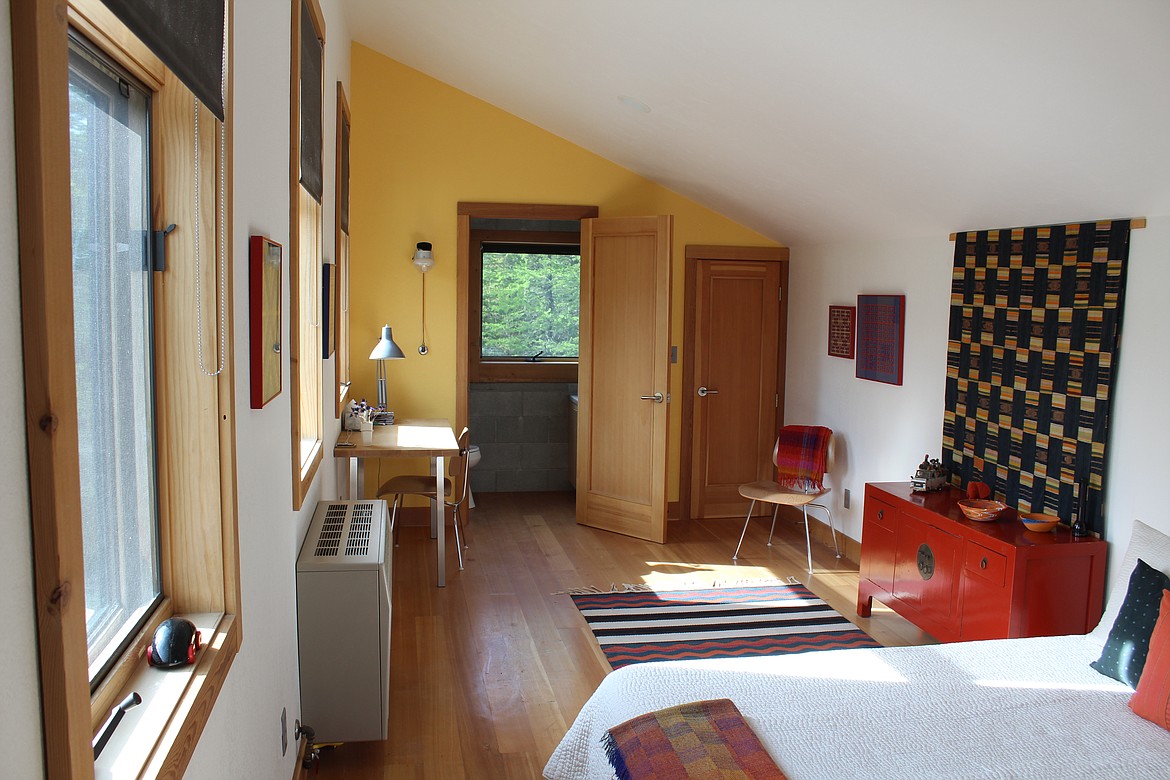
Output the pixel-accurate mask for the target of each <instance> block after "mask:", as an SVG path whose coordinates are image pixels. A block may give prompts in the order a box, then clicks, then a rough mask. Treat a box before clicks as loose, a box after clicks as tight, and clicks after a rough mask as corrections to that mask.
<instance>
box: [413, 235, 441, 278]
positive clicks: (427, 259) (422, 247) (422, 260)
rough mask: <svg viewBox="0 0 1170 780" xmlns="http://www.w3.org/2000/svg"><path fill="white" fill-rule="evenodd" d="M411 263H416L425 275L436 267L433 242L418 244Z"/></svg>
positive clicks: (420, 242)
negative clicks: (432, 247) (432, 248)
mask: <svg viewBox="0 0 1170 780" xmlns="http://www.w3.org/2000/svg"><path fill="white" fill-rule="evenodd" d="M411 262H412V263H414V264H415V265H416V266H417V267H418V270H420V271H422V272H423V273H424V274H425V273H426V272H427V271H429V270H431V268H432V267H434V265H435V255H434V252H432V251H431V242H429V241H419V242H418V243H417V244H415V250H414V259H413V260H411Z"/></svg>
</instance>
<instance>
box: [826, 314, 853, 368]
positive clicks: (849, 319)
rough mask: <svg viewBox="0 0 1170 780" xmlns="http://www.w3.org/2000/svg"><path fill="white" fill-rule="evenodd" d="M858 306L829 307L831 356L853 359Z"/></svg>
mask: <svg viewBox="0 0 1170 780" xmlns="http://www.w3.org/2000/svg"><path fill="white" fill-rule="evenodd" d="M856 314H857V307H856V306H830V307H829V356H830V357H839V358H849V359H850V360H852V359H853V355H854V348H855V346H856V343H857V342H856V340H855V339H854V328H853V320H854V317H855V316H856Z"/></svg>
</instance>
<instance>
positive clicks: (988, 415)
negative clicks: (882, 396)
mask: <svg viewBox="0 0 1170 780" xmlns="http://www.w3.org/2000/svg"><path fill="white" fill-rule="evenodd" d="M1129 231H1130V222H1129V220H1114V221H1111V222H1110V221H1106V222H1096V223H1093V222H1088V223H1084V224H1079V225H1055V226H1050V227H1030V228H1013V229H1003V230H984V231H978V232H967V233H959V234H957V235H956V237H955V262H954V270H953V274H952V278H951V318H950V335H949V341H948V344H947V380H946V411H945V414H944V418H943V465H944V466H945V467H946V468H947V469H948V470H949V472H950V475H951V482H952V483H953V484H955V485H957V486H960V487H961V486H963V485H966V484H967V482H969V481H970V480H973V479H974V480H979V479H981V480H982V481H984V482H986V483H988V484H989V485H991V486H992V489H993V491H994V492H995V494H996V496H1002V497H1003V498H1004V500H1005V501H1006V502H1007V504H1008V505H1009V506H1015V507H1017V508H1018V509H1019V510H1020V511H1021V512H1029V511H1030V512H1046V513H1049V514H1056V515H1059V516H1060V517H1061V518H1062V519H1064V520H1065V521H1066V522H1072V521H1073V520H1075V519H1076V517H1077V515H1078V514H1083V515H1084V519H1086V521H1087V523H1088V526H1089V528H1090V529H1091V530H1093V531H1096V532H1100V531H1101V530H1102V526H1103V518H1102V507H1103V503H1104V490H1105V456H1106V453H1105V445H1106V442H1107V440H1108V431H1109V405H1110V401H1111V398H1112V385H1113V377H1114V375H1115V372H1116V368H1117V355H1118V345H1119V343H1120V336H1121V315H1122V308H1123V303H1124V297H1125V274H1126V261H1127V259H1128V256H1129ZM1082 491H1083V492H1085V493H1086V496H1085V501H1084V502H1082V501H1081V495H1080V494H1081V492H1082ZM1082 507H1083V508H1082Z"/></svg>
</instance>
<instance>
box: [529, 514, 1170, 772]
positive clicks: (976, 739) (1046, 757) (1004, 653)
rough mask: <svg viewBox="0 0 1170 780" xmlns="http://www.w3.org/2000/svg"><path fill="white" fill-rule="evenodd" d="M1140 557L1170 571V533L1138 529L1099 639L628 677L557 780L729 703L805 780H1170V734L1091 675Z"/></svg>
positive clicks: (635, 670) (803, 659)
mask: <svg viewBox="0 0 1170 780" xmlns="http://www.w3.org/2000/svg"><path fill="white" fill-rule="evenodd" d="M1139 555H1141V557H1142V558H1143V560H1146V561H1147V562H1149V563H1151V565H1153V566H1155V567H1156V568H1158V569H1160V570H1161V571H1170V538H1167V537H1166V536H1165V535H1163V534H1161V533H1159V532H1157V531H1154V530H1153V529H1150V528H1149V527H1148V526H1144V525H1142V524H1140V523H1135V527H1134V538H1133V540H1132V541H1131V544H1130V546H1129V549H1128V552H1127V554H1126V556H1125V559H1124V560H1123V562H1122V564H1121V566H1120V567H1119V569H1118V573H1115V576H1114V581H1113V584H1112V587H1111V588H1110V597H1109V599H1108V600H1107V607H1106V610H1105V615H1104V617H1103V618H1102V621H1101V626H1099V627H1098V628H1097V629H1096V630H1095V631H1094V632H1092V633H1091V634H1089V635H1087V636H1064V637H1037V638H1028V639H1004V640H992V641H984V642H967V643H956V644H947V645H931V646H924V647H901V648H879V649H865V650H832V651H823V652H813V653H805V654H801V655H785V656H774V657H762V658H744V659H728V660H711V661H677V662H656V663H644V664H634V665H632V666H628V667H625V668H622V669H619V670H618V671H616V672H613V673H612V674H610V675H609V676H608V677H606V679H605V680H604V681H603V682H602V684H601V685H600V686H599V687H598V689H597V691H596V692H595V693H594V694H593V696H592V697H591V698H590V699H589V701H588V702H586V704H585V706H584V707H583V708H582V709H581V712H580V713H579V714H578V716H577V718H576V720H575V721H574V723H573V725H572V726H571V727H570V728H569V730H568V732H567V733H566V734H565V736H564V739H562V741H561V743H560V744H559V745H558V747H557V748H556V750H555V751H554V752H553V754H552V756H551V757H550V759H549V761H548V764H547V766H546V767H545V770H544V774H545V777H546V778H548V779H549V780H586V779H587V780H600V779H602V778H610V777H613V772H612V770H611V768H610V766H609V763H608V761H607V760H606V757H605V753H604V751H603V750H602V749H601V739H602V737H603V735H604V734H605V732H606V730H607V729H609V728H610V727H612V726H615V725H617V724H618V723H621V722H623V721H626V720H628V719H630V718H633V717H636V716H638V715H641V714H643V713H646V712H650V711H652V710H656V709H660V708H663V707H668V706H672V705H675V704H682V703H685V702H689V701H697V700H703V699H717V698H722V697H726V698H730V699H731V700H732V701H734V702H735V704H736V705H737V706H738V707H739V709H740V711H741V712H742V713H743V715H744V717H745V719H746V720H747V722H748V723H749V724H750V726H751V727H752V729H754V730H755V732H756V734H757V735H758V736H759V737H760V740H761V741H762V742H763V744H764V746H765V747H766V748H767V750H768V752H769V754H771V756H772V758H773V759H774V760H775V761H776V763H777V764H778V765H779V766H780V768H781V769H782V770H783V771H784V772H785V774H786V775H787V776H788V777H789V778H790V780H812V779H813V778H816V779H821V778H899V780H901V779H902V778H932V780H933V779H934V778H938V777H946V778H1014V777H1019V778H1060V779H1061V780H1066V779H1067V778H1070V777H1077V778H1081V777H1093V778H1118V779H1119V780H1120V779H1121V778H1125V780H1132V778H1159V780H1165V778H1168V777H1170V732H1167V731H1166V730H1165V729H1163V728H1161V727H1159V726H1158V725H1155V724H1154V723H1151V722H1150V721H1147V720H1144V719H1143V718H1141V717H1139V716H1138V715H1136V714H1134V712H1132V711H1131V710H1130V708H1129V707H1128V706H1127V703H1128V701H1129V699H1130V696H1131V695H1132V694H1133V690H1132V689H1131V688H1130V687H1128V686H1127V685H1125V684H1124V683H1121V682H1117V681H1115V680H1113V679H1111V678H1109V677H1106V676H1104V675H1102V674H1100V673H1098V672H1097V671H1096V670H1094V669H1092V668H1091V667H1090V666H1089V664H1090V662H1092V661H1094V660H1096V659H1097V657H1098V656H1099V655H1100V654H1101V648H1102V646H1103V644H1104V642H1105V637H1106V636H1107V635H1108V632H1109V628H1110V627H1111V626H1112V624H1113V620H1114V619H1115V618H1116V615H1117V613H1118V610H1119V609H1120V604H1121V601H1123V600H1124V597H1125V590H1126V584H1127V582H1126V581H1125V580H1126V576H1127V575H1128V573H1129V572H1130V571H1131V570H1132V569H1133V566H1134V564H1135V563H1136V559H1137V557H1138V556H1139ZM1122 572H1124V573H1125V575H1126V576H1122V574H1121V573H1122ZM1118 580H1122V581H1121V582H1120V586H1119V584H1118ZM1119 589H1120V591H1121V592H1120V593H1118V590H1119Z"/></svg>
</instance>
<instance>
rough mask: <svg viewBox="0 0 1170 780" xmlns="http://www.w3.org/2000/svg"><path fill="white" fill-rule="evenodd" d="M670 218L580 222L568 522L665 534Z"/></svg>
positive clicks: (655, 536) (652, 536) (644, 535)
mask: <svg viewBox="0 0 1170 780" xmlns="http://www.w3.org/2000/svg"><path fill="white" fill-rule="evenodd" d="M672 228H673V218H672V217H669V216H660V217H621V218H609V219H584V220H581V344H580V358H579V361H580V363H579V375H578V396H579V402H578V439H577V522H578V523H581V524H583V525H589V526H593V527H595V528H603V529H605V530H608V531H616V532H617V533H621V534H627V535H629V536H636V537H638V538H640V539H648V540H650V541H654V542H664V541H666V445H667V431H668V413H667V410H668V404H667V398H666V396H667V391H668V390H669V387H670V384H669V383H670V262H671V233H672Z"/></svg>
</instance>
